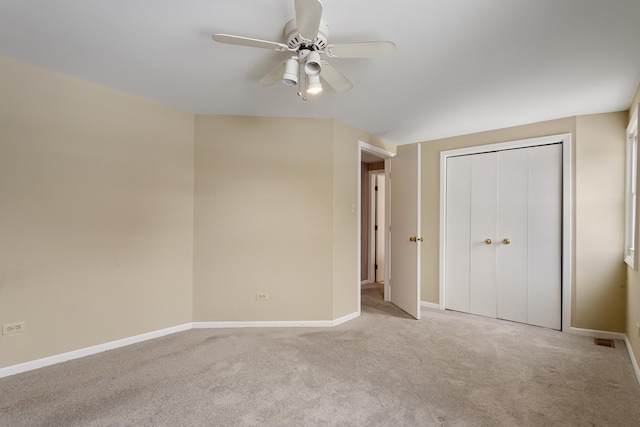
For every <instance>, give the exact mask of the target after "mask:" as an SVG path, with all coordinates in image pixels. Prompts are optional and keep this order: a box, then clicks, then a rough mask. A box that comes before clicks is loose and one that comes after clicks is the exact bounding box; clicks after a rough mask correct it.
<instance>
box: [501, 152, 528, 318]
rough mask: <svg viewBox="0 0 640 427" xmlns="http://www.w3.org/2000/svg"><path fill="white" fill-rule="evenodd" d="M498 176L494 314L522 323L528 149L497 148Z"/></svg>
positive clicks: (525, 303) (525, 271) (525, 309)
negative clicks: (496, 291)
mask: <svg viewBox="0 0 640 427" xmlns="http://www.w3.org/2000/svg"><path fill="white" fill-rule="evenodd" d="M498 177H499V178H498V218H499V220H498V235H497V240H498V241H497V242H496V249H497V263H498V273H497V276H496V282H497V288H498V300H497V304H498V318H500V319H506V320H513V321H516V322H522V323H526V322H527V279H528V266H527V260H528V254H527V248H528V243H527V237H528V233H527V217H528V207H527V204H528V181H529V173H528V150H527V149H519V150H508V151H501V152H499V153H498ZM504 239H509V241H510V243H504Z"/></svg>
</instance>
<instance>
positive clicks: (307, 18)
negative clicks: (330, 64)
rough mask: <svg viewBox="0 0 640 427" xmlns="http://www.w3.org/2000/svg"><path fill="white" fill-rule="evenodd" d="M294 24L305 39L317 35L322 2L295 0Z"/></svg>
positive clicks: (310, 38) (313, 37)
mask: <svg viewBox="0 0 640 427" xmlns="http://www.w3.org/2000/svg"><path fill="white" fill-rule="evenodd" d="M295 8H296V26H297V27H298V33H299V34H300V35H301V36H302V37H303V38H305V39H307V40H313V39H315V38H316V37H318V30H319V29H320V19H321V18H322V2H320V0H295Z"/></svg>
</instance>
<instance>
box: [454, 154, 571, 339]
mask: <svg viewBox="0 0 640 427" xmlns="http://www.w3.org/2000/svg"><path fill="white" fill-rule="evenodd" d="M446 203H447V205H446V222H445V224H446V230H445V236H446V237H445V239H446V241H445V307H446V308H447V309H450V310H457V311H463V312H468V313H472V314H478V315H482V316H488V317H495V318H500V319H506V320H512V321H516V322H522V323H528V324H532V325H538V326H544V327H548V328H553V329H561V292H562V285H561V236H562V230H561V225H562V145H560V144H554V145H545V146H538V147H529V148H521V149H513V150H505V151H499V152H491V153H482V154H474V155H466V156H459V157H449V158H448V159H447V187H446Z"/></svg>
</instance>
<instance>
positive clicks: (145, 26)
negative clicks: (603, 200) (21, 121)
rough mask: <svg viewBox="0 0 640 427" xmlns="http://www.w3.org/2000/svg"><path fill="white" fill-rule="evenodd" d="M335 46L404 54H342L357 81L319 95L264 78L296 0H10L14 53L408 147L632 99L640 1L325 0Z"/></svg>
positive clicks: (149, 90) (148, 89) (209, 103)
mask: <svg viewBox="0 0 640 427" xmlns="http://www.w3.org/2000/svg"><path fill="white" fill-rule="evenodd" d="M323 3H324V14H323V19H324V20H325V21H327V23H328V24H329V27H330V34H329V43H342V42H354V41H371V40H391V41H393V42H395V43H396V45H397V46H398V56H397V57H395V58H391V59H388V58H387V59H375V60H362V59H332V60H330V61H331V63H332V64H333V65H334V66H335V67H336V68H338V69H339V70H340V71H341V72H342V73H343V74H345V75H346V76H347V77H348V78H349V79H350V80H351V81H352V82H353V86H354V87H353V89H352V90H351V91H350V92H348V93H345V94H338V93H336V92H334V91H333V90H330V89H326V90H325V91H324V92H323V93H322V94H321V95H319V96H317V97H314V98H313V99H312V100H310V101H308V102H304V101H302V100H301V99H300V98H298V97H297V96H296V93H295V92H296V90H295V89H294V88H292V87H287V86H285V85H282V84H280V83H278V84H276V85H274V86H270V87H262V86H260V85H259V84H258V82H257V81H258V80H259V78H260V77H261V76H262V75H263V74H265V73H266V72H267V71H269V70H270V69H271V68H272V67H274V66H275V65H276V64H278V62H279V61H280V60H281V58H282V56H281V55H282V53H277V52H272V51H267V50H262V49H255V48H248V47H241V46H231V45H225V44H219V43H215V42H213V41H212V40H211V35H212V34H214V33H228V34H234V35H240V36H247V37H253V38H259V39H265V40H272V41H282V40H283V39H282V37H283V36H282V28H283V26H284V24H285V23H286V22H287V21H288V20H289V19H290V18H292V17H293V14H294V9H293V0H269V1H267V0H184V1H177V0H173V1H172V0H108V1H107V0H102V1H99V0H83V1H80V0H56V1H51V0H0V55H3V56H7V57H10V58H14V59H17V60H21V61H24V62H28V63H32V64H36V65H39V66H42V67H45V68H49V69H52V70H56V71H59V72H61V73H64V74H67V75H71V76H75V77H78V78H80V79H83V80H88V81H91V82H95V83H98V84H101V85H104V86H108V87H111V88H115V89H118V90H122V91H124V92H128V93H132V94H135V95H139V96H141V97H144V98H147V99H151V100H154V101H157V102H160V103H162V104H166V105H170V106H173V107H176V108H179V109H183V110H188V111H191V112H194V113H200V114H232V115H258V116H290V117H329V118H335V119H338V120H341V121H343V122H345V123H348V124H350V125H352V126H355V127H357V128H359V129H362V130H364V131H366V132H368V133H371V134H373V135H376V136H378V137H380V138H383V139H385V140H387V141H390V142H393V143H396V144H405V143H412V142H418V141H424V140H429V139H435V138H440V137H446V136H453V135H460V134H466V133H471V132H479V131H483V130H489V129H496V128H502V127H508V126H513V125H519V124H524V123H531V122H536V121H541V120H547V119H553V118H560V117H566V116H572V115H581V114H591V113H601V112H610V111H620V110H625V109H627V108H628V107H629V104H630V102H631V99H632V96H633V92H634V90H635V88H636V87H637V85H638V82H639V80H640V1H639V0H393V1H391V0H387V1H380V0H348V1H338V0H324V2H323Z"/></svg>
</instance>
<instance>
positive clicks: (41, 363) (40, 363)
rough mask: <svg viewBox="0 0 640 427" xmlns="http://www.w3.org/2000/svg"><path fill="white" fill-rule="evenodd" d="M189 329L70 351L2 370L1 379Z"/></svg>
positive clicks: (162, 331) (174, 328)
mask: <svg viewBox="0 0 640 427" xmlns="http://www.w3.org/2000/svg"><path fill="white" fill-rule="evenodd" d="M189 329H191V323H185V324H184V325H178V326H172V327H170V328H166V329H160V330H158V331H153V332H147V333H146V334H141V335H136V336H133V337H129V338H123V339H120V340H116V341H111V342H107V343H104V344H98V345H94V346H91V347H86V348H81V349H79V350H73V351H69V352H67V353H62V354H56V355H55V356H49V357H45V358H42V359H37V360H32V361H30V362H25V363H20V364H17V365H12V366H7V367H6V368H1V369H0V378H4V377H8V376H10V375H15V374H20V373H22V372H27V371H32V370H34V369H39V368H44V367H45V366H51V365H55V364H57V363H62V362H68V361H70V360H74V359H79V358H81V357H85V356H91V355H92V354H97V353H102V352H103V351H107V350H113V349H116V348H120V347H126V346H128V345H131V344H136V343H139V342H142V341H147V340H150V339H154V338H160V337H163V336H165V335H169V334H174V333H176V332H183V331H188V330H189Z"/></svg>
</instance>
